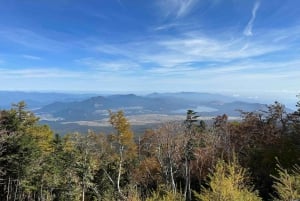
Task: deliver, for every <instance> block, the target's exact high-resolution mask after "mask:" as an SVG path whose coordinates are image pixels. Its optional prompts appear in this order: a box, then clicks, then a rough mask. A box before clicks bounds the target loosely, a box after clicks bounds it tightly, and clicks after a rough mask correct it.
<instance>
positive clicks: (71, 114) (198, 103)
mask: <svg viewBox="0 0 300 201" xmlns="http://www.w3.org/2000/svg"><path fill="white" fill-rule="evenodd" d="M265 108H266V106H265V105H264V104H259V103H247V102H242V101H238V100H237V99H235V98H234V97H228V96H224V95H220V94H209V93H187V92H182V93H153V94H149V95H146V96H137V95H134V94H127V95H110V96H96V97H91V98H88V99H85V100H79V101H70V102H61V101H58V102H54V103H51V104H49V105H46V106H43V107H41V108H40V109H38V110H36V111H35V112H36V113H37V114H39V115H41V116H42V117H43V116H44V117H52V118H54V119H56V120H61V121H92V120H100V119H103V118H106V117H107V114H108V110H113V111H116V110H123V111H124V112H125V114H126V115H129V116H130V115H143V114H144V115H145V114H166V115H178V114H185V113H186V111H187V110H188V109H193V110H195V111H196V112H199V114H200V115H201V116H216V115H219V114H225V113H226V114H227V115H229V116H239V114H240V113H239V111H238V110H243V111H255V110H262V109H265Z"/></svg>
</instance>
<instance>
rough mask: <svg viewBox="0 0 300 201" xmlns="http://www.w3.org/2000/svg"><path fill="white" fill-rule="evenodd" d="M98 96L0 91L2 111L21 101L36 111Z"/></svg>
mask: <svg viewBox="0 0 300 201" xmlns="http://www.w3.org/2000/svg"><path fill="white" fill-rule="evenodd" d="M96 95H97V94H72V93H53V92H48V93H47V92H23V91H0V109H1V108H2V109H7V108H10V107H11V105H12V104H13V103H18V102H20V101H25V102H26V103H27V106H28V107H29V108H30V109H34V108H39V107H42V106H45V105H47V104H51V103H53V102H57V101H61V102H70V101H79V100H84V99H86V98H90V97H93V96H96Z"/></svg>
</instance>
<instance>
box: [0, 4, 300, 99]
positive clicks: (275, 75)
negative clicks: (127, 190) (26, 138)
mask: <svg viewBox="0 0 300 201" xmlns="http://www.w3.org/2000/svg"><path fill="white" fill-rule="evenodd" d="M0 4H1V6H0V90H17V91H81V92H166V91H168V92H178V91H194V92H213V93H223V94H231V95H233V96H237V97H238V96H248V97H253V98H259V97H272V98H279V99H280V98H281V99H289V100H296V95H297V94H300V12H299V8H300V1H298V0H285V1H282V0H272V1H270V0H243V1H241V0H26V1H20V0H0Z"/></svg>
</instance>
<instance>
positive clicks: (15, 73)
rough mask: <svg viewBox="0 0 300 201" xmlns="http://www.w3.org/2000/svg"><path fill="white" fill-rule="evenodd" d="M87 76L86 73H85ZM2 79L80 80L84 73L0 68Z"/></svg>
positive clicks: (45, 69)
mask: <svg viewBox="0 0 300 201" xmlns="http://www.w3.org/2000/svg"><path fill="white" fill-rule="evenodd" d="M84 74H85V73H84ZM0 75H1V78H18V79H21V78H78V77H81V76H83V73H82V72H74V71H68V70H63V69H60V68H48V67H47V68H42V67H40V68H23V69H8V68H0Z"/></svg>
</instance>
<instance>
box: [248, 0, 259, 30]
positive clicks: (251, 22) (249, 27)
mask: <svg viewBox="0 0 300 201" xmlns="http://www.w3.org/2000/svg"><path fill="white" fill-rule="evenodd" d="M259 6H260V2H259V1H256V2H255V3H254V6H253V8H252V16H251V19H250V20H249V22H248V24H247V26H246V28H245V29H244V35H246V36H252V35H253V32H252V28H253V23H254V20H255V18H256V12H257V10H258V9H259Z"/></svg>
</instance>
